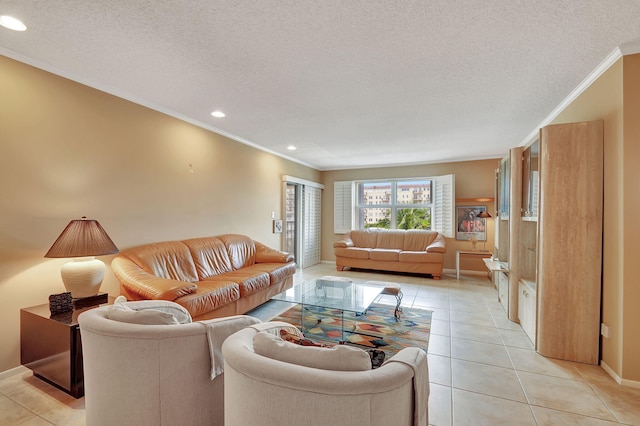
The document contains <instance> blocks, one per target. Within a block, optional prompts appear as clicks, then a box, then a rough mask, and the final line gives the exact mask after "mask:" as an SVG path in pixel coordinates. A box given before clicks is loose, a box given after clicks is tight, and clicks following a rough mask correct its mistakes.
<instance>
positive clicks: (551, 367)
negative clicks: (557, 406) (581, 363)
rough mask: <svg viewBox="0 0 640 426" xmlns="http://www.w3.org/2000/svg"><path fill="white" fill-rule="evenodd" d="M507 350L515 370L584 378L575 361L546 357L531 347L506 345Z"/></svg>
mask: <svg viewBox="0 0 640 426" xmlns="http://www.w3.org/2000/svg"><path fill="white" fill-rule="evenodd" d="M507 351H508V352H509V355H511V360H512V361H513V365H514V367H515V368H516V370H520V371H528V372H530V373H538V374H546V375H547V376H555V377H563V378H565V379H573V380H584V378H583V377H582V375H581V374H580V372H579V371H578V369H577V368H576V363H575V362H568V361H562V360H559V359H553V358H547V357H544V356H542V355H540V354H539V353H537V352H536V351H534V350H533V349H522V348H513V347H508V348H507Z"/></svg>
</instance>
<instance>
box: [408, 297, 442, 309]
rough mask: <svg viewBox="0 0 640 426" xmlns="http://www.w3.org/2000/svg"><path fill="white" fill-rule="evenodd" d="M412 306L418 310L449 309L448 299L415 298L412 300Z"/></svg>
mask: <svg viewBox="0 0 640 426" xmlns="http://www.w3.org/2000/svg"><path fill="white" fill-rule="evenodd" d="M413 306H414V307H419V308H427V309H432V308H443V309H448V308H449V299H447V298H443V297H422V296H416V298H415V299H414V300H413Z"/></svg>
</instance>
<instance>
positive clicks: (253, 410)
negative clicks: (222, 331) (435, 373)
mask: <svg viewBox="0 0 640 426" xmlns="http://www.w3.org/2000/svg"><path fill="white" fill-rule="evenodd" d="M287 326H290V325H289V324H287V323H282V322H266V323H261V324H257V325H254V326H250V327H247V328H245V329H244V330H241V331H238V332H237V333H235V334H233V335H231V336H230V337H229V338H227V340H225V342H224V343H223V345H222V353H223V354H224V364H225V373H224V374H225V382H224V393H225V400H224V403H225V425H226V426H246V425H261V426H298V425H305V426H316V425H317V426H324V425H350V426H351V425H355V426H371V425H373V426H376V425H381V426H382V425H385V426H386V425H394V426H426V425H427V424H428V418H427V414H428V407H427V401H428V396H429V377H428V367H427V355H426V353H425V352H424V351H423V350H422V349H418V348H405V349H403V350H401V351H400V352H398V353H397V354H396V355H395V356H394V357H392V358H391V359H389V360H387V361H386V362H385V363H384V364H383V365H382V366H381V367H380V368H377V369H375V370H372V369H371V360H370V359H369V355H368V354H367V353H366V352H364V351H360V352H363V353H364V356H365V359H366V365H365V366H364V367H363V365H362V364H361V358H360V355H359V354H357V353H356V352H354V351H347V350H346V349H354V350H355V348H352V347H349V346H347V345H338V346H336V347H334V348H333V349H327V348H315V347H302V346H297V345H295V344H293V343H289V342H285V341H283V340H282V339H279V338H278V337H276V336H277V334H278V329H279V328H282V327H287ZM268 334H271V335H272V336H271V337H267V335H268ZM334 349H337V351H334ZM323 351H324V352H323ZM258 352H259V353H261V354H267V355H266V356H265V355H261V354H258ZM296 357H299V358H300V359H299V360H296V359H295V358H296ZM331 357H334V360H333V361H331V360H329V358H331ZM312 358H322V359H323V361H319V360H318V359H312ZM347 358H351V360H350V361H347V360H346V359H347ZM283 359H286V361H283ZM298 361H300V364H306V365H299V364H297V363H295V362H298ZM327 361H328V362H327ZM322 362H324V365H323V366H320V365H319V364H321V363H322ZM332 362H334V363H335V364H336V368H335V369H333V368H332V367H331V366H330V365H331V363H332ZM313 363H318V365H316V366H315V367H312V366H310V365H311V364H313ZM327 364H328V365H327ZM347 364H350V365H347ZM338 370H342V371H338Z"/></svg>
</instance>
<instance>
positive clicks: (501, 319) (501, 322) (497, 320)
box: [492, 311, 522, 331]
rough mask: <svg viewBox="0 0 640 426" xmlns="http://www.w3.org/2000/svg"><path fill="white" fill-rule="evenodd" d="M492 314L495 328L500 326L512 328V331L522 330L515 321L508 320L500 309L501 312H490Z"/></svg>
mask: <svg viewBox="0 0 640 426" xmlns="http://www.w3.org/2000/svg"><path fill="white" fill-rule="evenodd" d="M492 315H493V323H494V324H495V326H496V328H500V329H503V330H514V331H522V326H520V324H518V323H517V322H513V321H510V320H509V319H507V317H506V314H505V313H504V311H502V313H501V314H496V313H495V312H492Z"/></svg>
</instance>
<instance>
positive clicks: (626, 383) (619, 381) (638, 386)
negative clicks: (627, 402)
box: [600, 361, 640, 389]
mask: <svg viewBox="0 0 640 426" xmlns="http://www.w3.org/2000/svg"><path fill="white" fill-rule="evenodd" d="M600 366H601V367H602V368H603V369H604V371H606V372H607V373H608V374H609V375H610V376H611V377H612V378H613V380H615V381H616V383H617V384H619V385H621V386H626V387H628V388H634V389H640V382H639V381H637V380H628V379H623V378H622V377H620V376H618V375H617V374H616V372H615V371H613V369H612V368H611V367H609V366H608V365H607V363H606V362H604V361H600Z"/></svg>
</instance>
